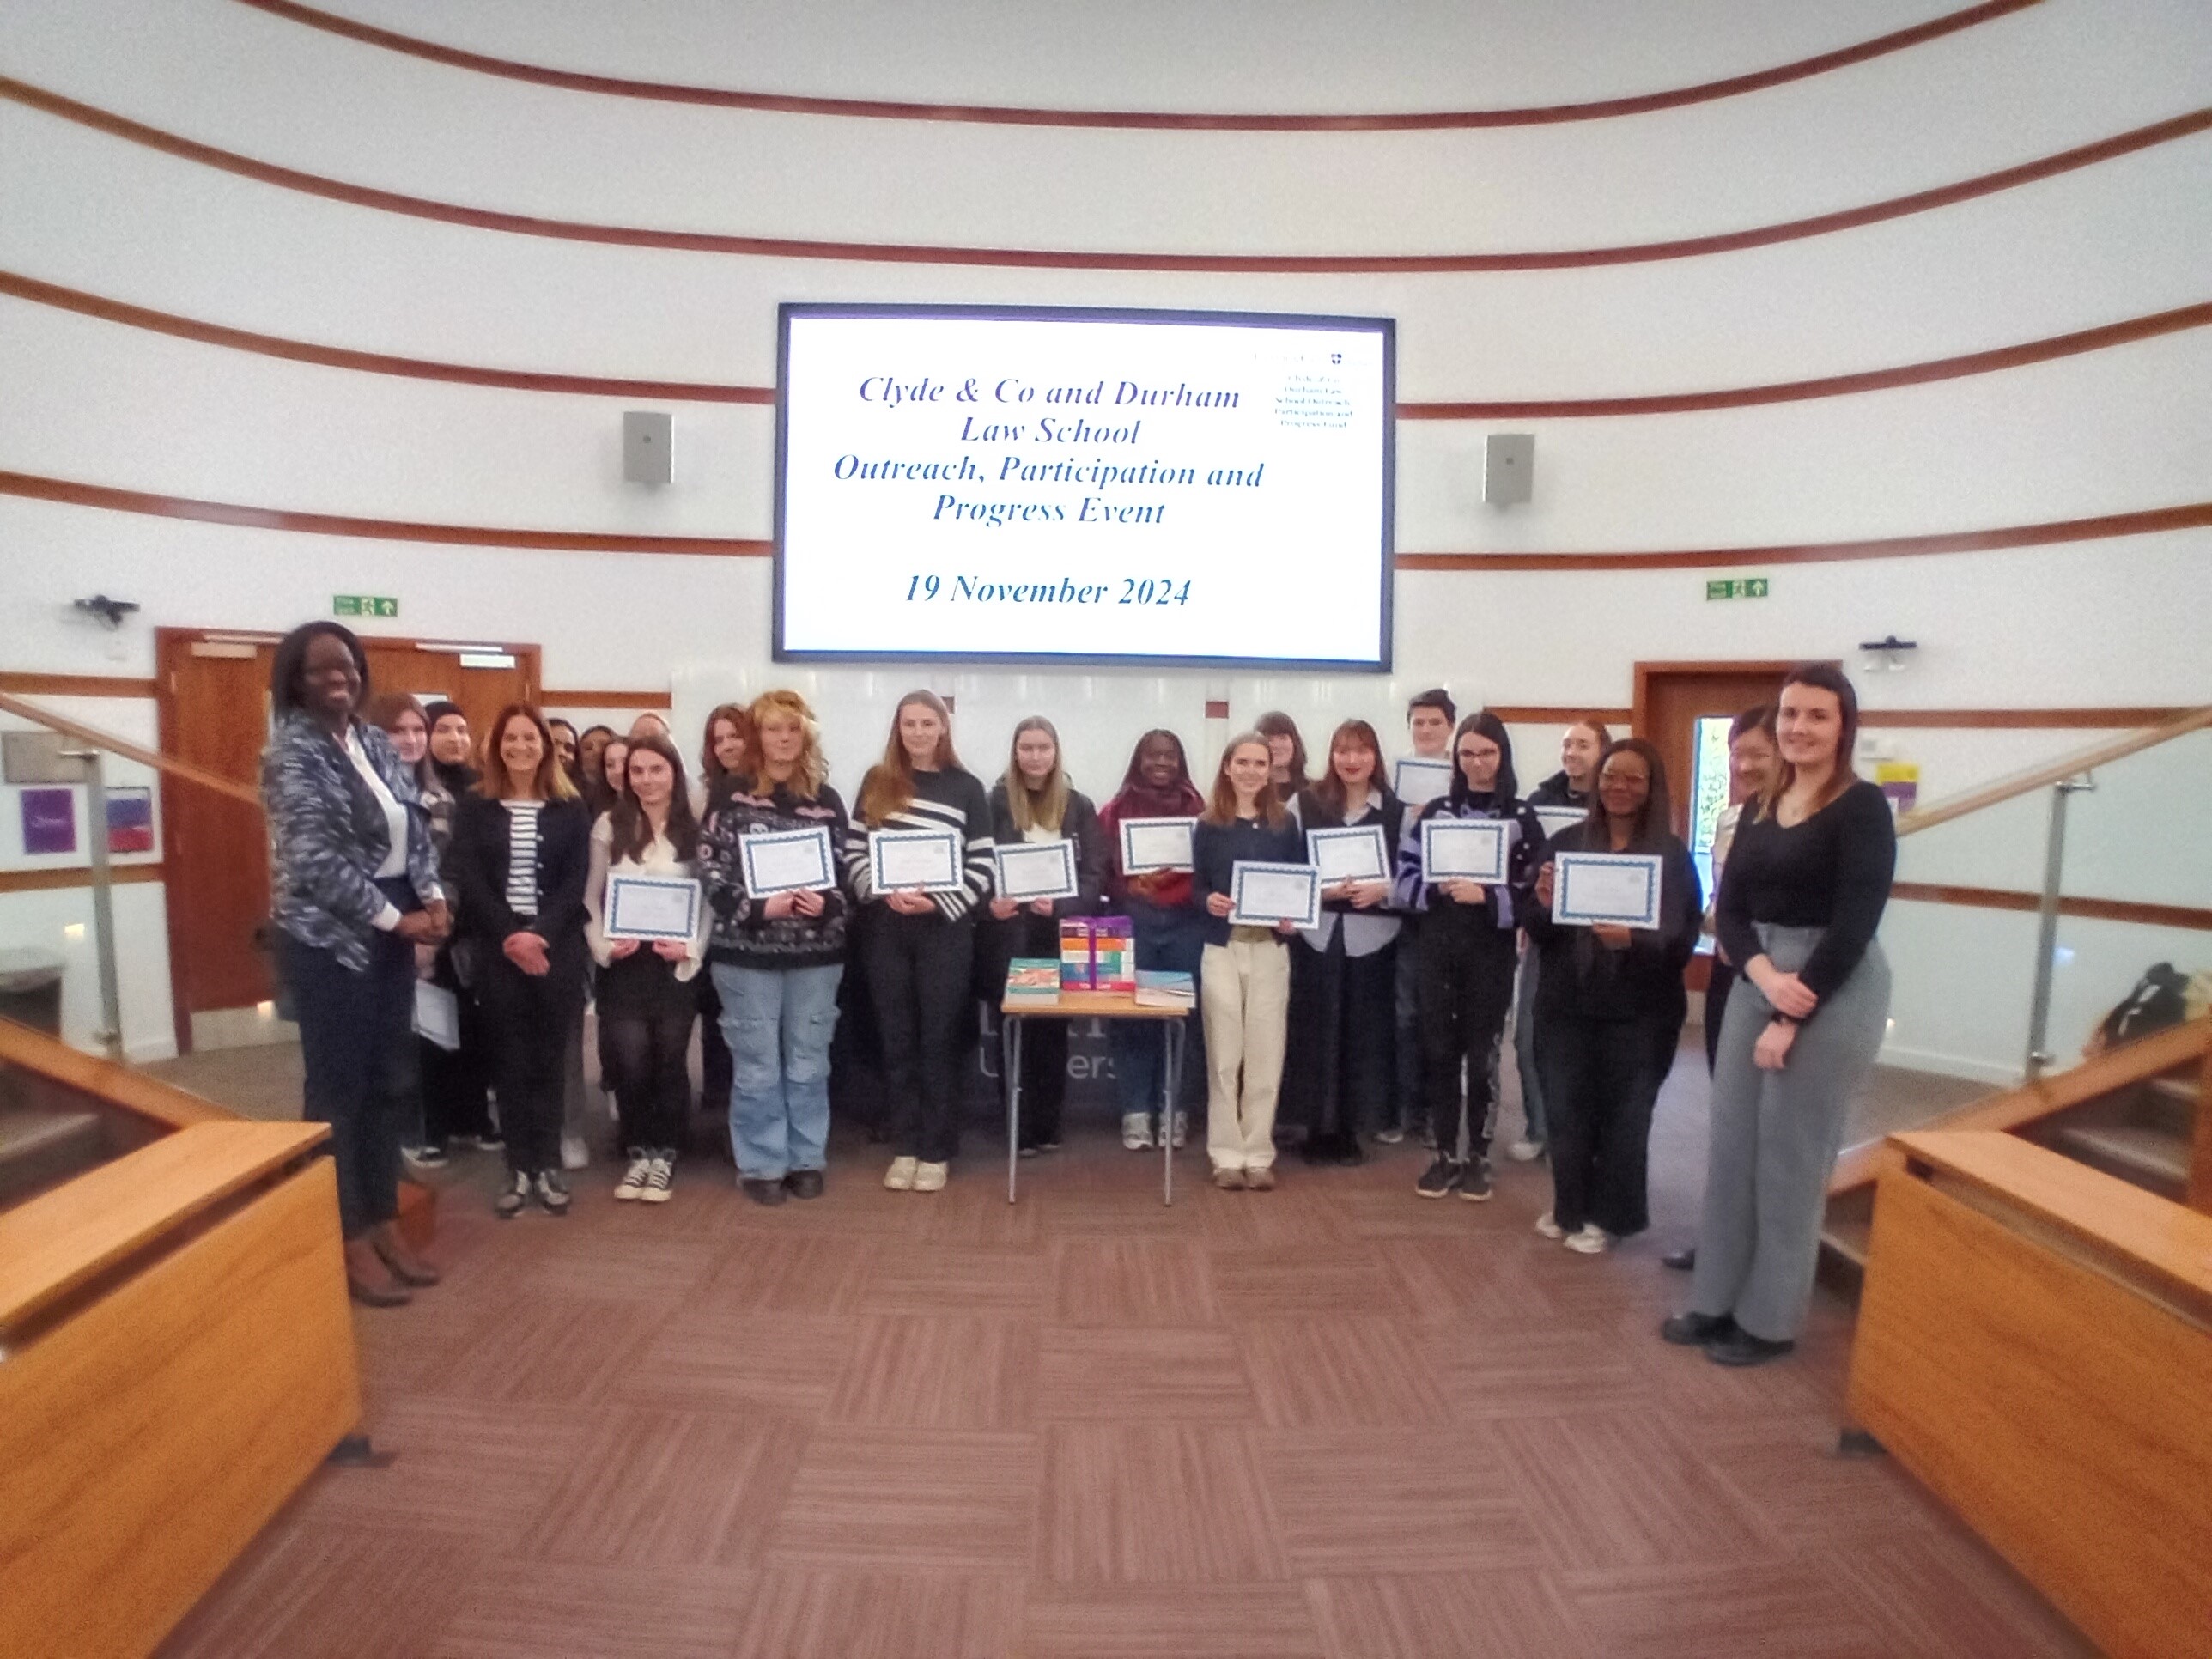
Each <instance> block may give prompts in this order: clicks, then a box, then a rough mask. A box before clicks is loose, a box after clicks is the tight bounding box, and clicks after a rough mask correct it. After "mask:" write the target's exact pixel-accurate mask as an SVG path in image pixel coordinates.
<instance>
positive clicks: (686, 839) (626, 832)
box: [607, 732, 699, 862]
mask: <svg viewBox="0 0 2212 1659" xmlns="http://www.w3.org/2000/svg"><path fill="white" fill-rule="evenodd" d="M640 755H658V756H659V757H660V758H661V759H663V760H665V761H666V762H667V763H668V771H669V779H670V788H669V794H668V823H667V825H666V833H667V836H668V844H669V846H671V848H674V849H675V851H676V856H677V857H678V858H679V859H684V860H690V859H695V858H696V857H698V856H699V820H698V819H697V818H696V817H694V816H693V815H692V811H691V785H690V780H689V779H687V778H685V777H684V757H683V756H681V755H679V754H678V753H677V752H676V745H675V744H673V743H671V742H670V741H669V740H668V738H666V737H665V736H663V735H662V734H661V733H659V732H640V733H639V734H638V735H637V736H636V737H634V738H631V739H630V740H629V754H627V755H626V756H624V757H623V792H622V793H621V794H619V795H617V796H616V797H615V800H614V805H611V806H610V807H609V808H607V828H608V830H609V832H610V835H611V841H610V842H609V844H608V848H607V856H608V857H609V858H610V859H611V860H615V861H617V862H619V861H620V860H623V859H632V860H642V859H643V858H644V857H645V851H646V848H648V847H650V846H652V845H653V825H652V824H651V823H649V822H647V818H646V816H645V808H644V807H642V806H641V805H638V799H637V786H636V785H635V784H634V783H632V782H631V781H629V769H630V768H631V767H632V766H634V765H635V764H636V763H637V757H639V756H640Z"/></svg>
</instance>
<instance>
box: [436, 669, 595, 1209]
mask: <svg viewBox="0 0 2212 1659" xmlns="http://www.w3.org/2000/svg"><path fill="white" fill-rule="evenodd" d="M591 830H592V826H591V820H590V819H589V817H586V813H585V810H584V806H583V804H582V803H581V802H580V801H579V800H578V799H577V798H576V789H575V786H574V784H572V783H570V782H569V781H568V773H567V772H566V771H565V770H564V769H562V765H561V762H560V758H559V757H558V756H557V755H556V754H555V752H554V749H553V738H552V733H551V732H550V731H549V730H548V729H547V728H546V725H545V717H544V715H542V714H539V713H538V710H537V709H535V708H532V707H530V706H529V705H528V704H526V703H510V704H508V705H507V707H506V708H502V709H501V710H500V713H499V718H498V719H497V720H495V721H493V722H492V726H491V729H490V730H489V732H486V733H485V739H484V751H483V781H482V782H481V783H479V784H478V785H477V793H475V794H474V795H471V796H470V797H468V798H466V799H464V800H463V801H462V802H461V803H460V805H459V811H457V812H456V813H455V815H454V820H453V866H454V874H455V876H456V878H458V879H459V883H460V887H461V914H462V915H463V917H464V918H465V924H464V925H465V927H467V928H468V930H469V932H470V933H471V935H472V936H473V937H474V938H475V939H477V941H478V943H479V945H480V947H481V954H482V956H483V969H482V971H483V995H484V1007H485V1012H486V1013H487V1014H488V1015H489V1020H490V1024H491V1028H492V1042H493V1051H494V1054H495V1066H496V1075H497V1077H498V1080H499V1081H498V1088H499V1115H500V1127H501V1132H502V1133H504V1134H505V1136H506V1139H507V1184H506V1185H505V1187H503V1188H501V1192H500V1194H499V1197H498V1199H497V1200H496V1201H495V1204H494V1206H493V1208H494V1210H495V1212H497V1214H498V1215H499V1216H500V1217H501V1218H502V1219H507V1218H513V1217H514V1216H517V1215H520V1213H521V1212H522V1209H523V1206H524V1205H525V1204H526V1203H527V1202H528V1201H529V1200H531V1199H532V1197H533V1196H534V1197H535V1198H536V1199H537V1200H538V1204H539V1206H541V1207H542V1208H543V1209H544V1211H545V1212H546V1213H548V1214H549V1215H565V1214H566V1213H567V1212H568V1201H569V1200H568V1181H567V1179H566V1178H565V1177H564V1176H562V1161H561V1112H562V1081H563V1079H562V1065H563V1062H564V1060H565V1059H566V1056H567V1054H568V1048H569V1046H570V1044H571V1043H572V1042H574V1033H575V1031H576V1030H577V1027H578V1023H579V1022H580V1020H581V1018H582V1017H583V1002H584V957H585V950H584V883H585V878H586V876H587V875H588V873H589V871H590V864H591Z"/></svg>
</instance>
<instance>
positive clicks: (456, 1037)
mask: <svg viewBox="0 0 2212 1659" xmlns="http://www.w3.org/2000/svg"><path fill="white" fill-rule="evenodd" d="M415 1035H416V1036H419V1037H424V1038H427V1039H428V1041H430V1042H435V1043H436V1044H437V1045H438V1046H439V1047H440V1048H443V1049H444V1050H445V1051H446V1052H447V1054H452V1053H453V1051H454V1050H455V1049H456V1048H459V1047H460V1046H461V1000H460V999H459V997H457V996H455V995H454V994H453V993H452V992H451V991H448V990H447V988H446V987H444V986H442V985H433V984H431V983H430V981H428V980H427V979H418V980H416V981H415Z"/></svg>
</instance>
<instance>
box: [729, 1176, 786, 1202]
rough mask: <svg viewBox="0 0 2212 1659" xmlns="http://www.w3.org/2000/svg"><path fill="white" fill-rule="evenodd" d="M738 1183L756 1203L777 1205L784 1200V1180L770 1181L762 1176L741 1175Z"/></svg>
mask: <svg viewBox="0 0 2212 1659" xmlns="http://www.w3.org/2000/svg"><path fill="white" fill-rule="evenodd" d="M738 1186H740V1187H742V1188H744V1194H745V1196H746V1197H747V1198H750V1200H752V1201H753V1202H754V1203H756V1204H769V1205H775V1204H781V1203H782V1202H783V1182H781V1181H770V1180H769V1179H767V1178H766V1177H765V1176H738Z"/></svg>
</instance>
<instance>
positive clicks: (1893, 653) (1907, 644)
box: [1859, 634, 1920, 674]
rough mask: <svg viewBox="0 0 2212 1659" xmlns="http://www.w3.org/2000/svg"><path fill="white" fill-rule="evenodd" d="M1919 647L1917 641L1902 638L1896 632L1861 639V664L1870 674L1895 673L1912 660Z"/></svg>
mask: <svg viewBox="0 0 2212 1659" xmlns="http://www.w3.org/2000/svg"><path fill="white" fill-rule="evenodd" d="M1919 648H1920V645H1919V642H1918V641H1916V640H1900V639H1899V638H1898V637H1897V635H1894V634H1887V635H1883V636H1882V637H1881V639H1878V640H1861V641H1859V665H1860V666H1861V667H1862V668H1863V669H1865V670H1866V671H1867V672H1868V673H1869V674H1884V673H1888V674H1894V673H1896V672H1897V671H1899V670H1900V669H1902V668H1904V667H1905V665H1907V664H1909V663H1910V662H1911V660H1912V653H1914V652H1916V651H1917V650H1918V649H1919Z"/></svg>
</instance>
